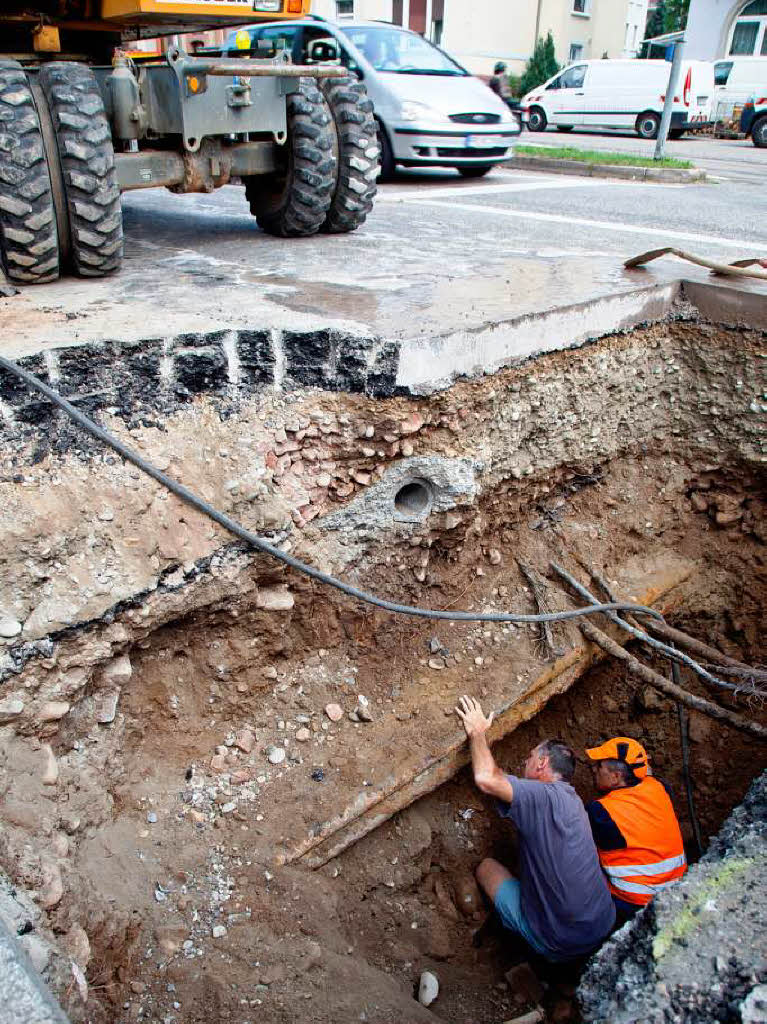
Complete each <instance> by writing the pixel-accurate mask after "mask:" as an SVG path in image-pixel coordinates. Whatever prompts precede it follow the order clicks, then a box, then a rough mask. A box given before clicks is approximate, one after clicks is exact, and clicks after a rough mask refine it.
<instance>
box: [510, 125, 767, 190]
mask: <svg viewBox="0 0 767 1024" xmlns="http://www.w3.org/2000/svg"><path fill="white" fill-rule="evenodd" d="M520 143H521V144H522V145H524V146H575V147H576V148H577V149H598V150H607V151H609V152H612V153H632V154H637V155H638V156H647V157H651V156H652V155H653V153H654V152H655V142H653V141H645V140H644V139H640V138H638V137H637V135H636V134H635V133H634V132H599V131H596V130H594V131H585V130H584V131H578V130H577V129H575V130H573V131H571V132H566V133H565V132H558V131H557V130H556V128H548V129H547V130H546V131H545V132H523V133H522V135H521V137H520ZM666 156H674V157H677V159H679V160H691V161H692V162H693V163H694V164H695V166H696V167H700V168H702V169H703V170H704V171H706V173H707V174H710V175H711V176H712V177H714V178H716V179H721V180H723V181H733V182H739V183H741V184H749V185H756V186H761V188H762V189H764V188H765V187H767V149H757V148H756V146H755V145H754V144H753V142H751V140H750V139H714V138H712V137H711V136H709V135H697V134H695V133H690V134H687V135H685V136H683V137H682V138H681V139H677V140H673V139H669V141H668V142H667V143H666Z"/></svg>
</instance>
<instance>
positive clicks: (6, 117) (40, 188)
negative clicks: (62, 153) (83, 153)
mask: <svg viewBox="0 0 767 1024" xmlns="http://www.w3.org/2000/svg"><path fill="white" fill-rule="evenodd" d="M0 263H2V267H3V270H4V271H5V273H6V275H7V277H8V278H9V279H10V280H11V281H15V282H18V283H20V284H22V283H23V284H40V283H43V282H45V281H55V280H56V278H57V277H58V276H59V242H58V234H57V229H56V214H55V210H54V205H53V195H52V190H51V178H50V174H49V173H48V163H47V160H46V153H45V146H44V144H43V135H42V130H41V127H40V119H39V117H38V114H37V109H36V107H35V101H34V97H33V95H32V90H31V89H30V87H29V82H28V80H27V76H26V74H25V72H24V70H23V69H22V67H21V65H20V64H19V63H18V62H17V61H15V60H0Z"/></svg>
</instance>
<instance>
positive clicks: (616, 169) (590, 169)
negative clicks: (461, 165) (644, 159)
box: [506, 153, 707, 184]
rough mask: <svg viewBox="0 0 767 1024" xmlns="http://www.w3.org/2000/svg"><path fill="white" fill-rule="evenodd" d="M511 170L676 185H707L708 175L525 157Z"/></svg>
mask: <svg viewBox="0 0 767 1024" xmlns="http://www.w3.org/2000/svg"><path fill="white" fill-rule="evenodd" d="M506 166H507V167H518V168H519V167H525V168H530V169H531V170H536V171H549V172H550V173H553V174H580V175H582V176H583V177H586V178H622V179H624V180H626V179H628V180H632V181H665V182H670V183H675V184H680V183H690V182H700V181H706V180H707V179H706V172H705V171H702V170H700V168H698V167H693V168H691V169H690V170H687V169H686V168H681V167H630V166H628V165H627V164H586V163H582V162H581V161H580V160H557V159H555V158H554V157H547V156H522V155H521V154H517V153H515V154H514V156H513V158H512V159H511V160H510V161H508V162H507V164H506Z"/></svg>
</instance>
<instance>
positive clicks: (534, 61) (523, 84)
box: [519, 32, 559, 96]
mask: <svg viewBox="0 0 767 1024" xmlns="http://www.w3.org/2000/svg"><path fill="white" fill-rule="evenodd" d="M557 71H559V64H557V58H556V53H555V51H554V37H553V36H552V34H551V32H549V33H548V35H547V36H546V38H545V39H538V41H537V42H536V44H535V49H534V50H533V55H532V57H531V58H530V60H529V61H528V62H527V64H526V65H525V70H524V72H523V73H522V79H521V81H520V84H519V89H520V94H521V95H522V96H524V95H525V93H528V92H530V90H531V89H535V87H536V86H538V85H541V83H542V82H545V81H546V80H547V79H548V78H551V77H552V75H556V73H557Z"/></svg>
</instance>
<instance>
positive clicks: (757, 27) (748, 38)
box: [728, 0, 767, 57]
mask: <svg viewBox="0 0 767 1024" xmlns="http://www.w3.org/2000/svg"><path fill="white" fill-rule="evenodd" d="M728 53H729V54H730V56H745V57H755V56H759V55H760V54H761V55H762V56H767V0H751V2H750V3H747V4H745V5H744V6H743V8H742V9H741V11H740V14H739V15H738V17H737V18H736V20H735V23H734V25H733V26H732V32H731V33H730V46H729V50H728Z"/></svg>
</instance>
